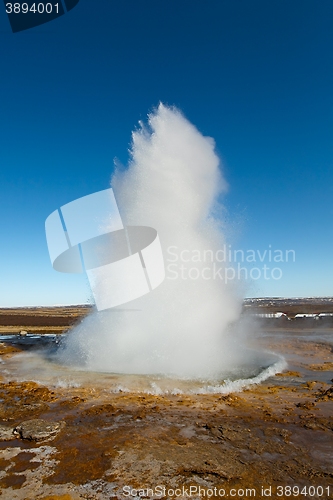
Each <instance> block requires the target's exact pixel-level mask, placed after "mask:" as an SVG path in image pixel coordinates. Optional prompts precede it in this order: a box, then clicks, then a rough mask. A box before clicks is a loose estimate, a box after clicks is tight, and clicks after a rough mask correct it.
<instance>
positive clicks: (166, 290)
mask: <svg viewBox="0 0 333 500" xmlns="http://www.w3.org/2000/svg"><path fill="white" fill-rule="evenodd" d="M111 184H112V187H113V189H114V193H115V196H116V200H117V203H118V206H119V210H120V214H121V216H122V220H123V223H124V225H143V226H151V227H153V228H155V229H156V230H157V231H158V234H159V237H160V241H161V245H162V249H163V253H164V258H165V263H166V268H167V271H166V274H167V277H166V279H165V281H164V282H163V283H162V284H161V285H160V286H159V287H158V288H157V289H155V290H153V291H152V292H151V293H149V294H147V295H146V296H144V297H141V298H139V299H137V300H135V301H133V302H131V303H129V304H126V305H125V306H122V308H121V309H122V310H120V309H118V310H116V309H109V310H106V311H102V312H94V313H92V314H90V315H89V316H88V317H87V318H85V319H84V320H83V321H82V323H81V324H80V325H78V326H77V327H76V328H74V329H73V330H72V331H71V333H70V335H69V336H68V338H67V342H66V345H65V348H64V350H63V352H62V353H61V357H62V360H63V361H66V363H72V364H81V365H83V366H84V368H85V369H87V370H93V371H104V372H114V373H132V374H163V375H169V376H180V377H189V378H214V379H216V378H219V377H224V376H227V374H229V373H230V372H235V370H237V369H238V371H239V370H241V367H242V366H243V365H244V364H246V362H247V361H246V358H247V357H248V352H249V351H247V350H245V349H244V348H242V347H241V336H240V337H239V336H237V335H236V334H235V331H236V330H237V328H236V330H235V328H234V327H232V325H233V324H234V323H235V322H236V321H237V319H238V318H239V315H240V310H241V300H240V297H239V295H238V294H237V290H235V288H234V284H233V283H231V282H229V283H228V284H225V282H224V280H220V279H204V277H203V276H202V275H201V273H200V276H199V277H198V279H181V278H180V277H179V278H178V279H170V273H169V272H168V265H169V264H170V262H169V261H168V255H169V253H168V248H169V247H177V249H178V252H180V251H181V250H189V251H193V250H196V251H199V252H200V253H201V254H202V253H203V252H204V251H206V250H208V249H209V250H212V251H213V253H214V254H215V252H216V251H217V250H218V249H220V248H222V247H223V245H224V244H225V240H224V235H223V231H222V229H221V222H220V217H219V214H221V206H220V205H219V199H220V198H221V195H222V194H223V193H224V192H225V191H226V187H227V185H226V182H225V180H224V178H223V176H222V172H221V165H220V160H219V158H218V156H217V155H216V153H215V151H214V141H213V139H211V138H209V137H204V136H203V135H202V134H201V133H200V132H199V131H198V130H197V129H196V128H195V127H194V126H193V125H192V124H191V123H190V122H189V121H188V120H187V119H186V118H185V117H184V116H183V115H182V114H181V113H180V111H178V110H177V109H175V108H170V107H166V106H165V105H163V104H160V105H159V106H158V108H157V109H156V110H155V111H154V112H153V113H151V114H150V115H149V120H148V126H145V125H144V124H142V123H140V128H139V129H138V130H137V131H135V132H134V133H133V136H132V149H131V161H130V163H129V166H128V168H126V169H117V170H116V172H115V174H114V175H113V178H112V181H111ZM214 214H215V216H214ZM191 265H193V263H191ZM207 265H208V266H209V265H212V263H207V262H196V263H195V266H196V267H197V268H198V270H199V271H201V270H202V268H203V267H207ZM219 265H220V266H221V264H219ZM110 286H112V284H110ZM238 330H239V329H238Z"/></svg>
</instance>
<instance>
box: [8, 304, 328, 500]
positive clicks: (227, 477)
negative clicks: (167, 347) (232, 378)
mask: <svg viewBox="0 0 333 500" xmlns="http://www.w3.org/2000/svg"><path fill="white" fill-rule="evenodd" d="M88 309H89V308H84V307H83V308H72V309H71V310H69V308H67V309H66V310H65V311H64V310H62V312H61V311H60V310H57V314H55V313H54V312H52V311H50V310H48V311H46V310H44V311H41V310H34V311H32V310H31V309H29V310H19V311H18V310H15V311H12V312H11V311H10V310H1V313H0V318H3V319H4V321H3V322H2V332H3V333H5V332H6V333H11V334H12V333H15V332H17V331H21V330H25V331H27V332H28V336H29V333H33V332H36V331H37V332H41V330H42V328H44V333H46V332H49V333H50V332H54V333H57V332H59V331H63V330H64V329H66V328H68V327H69V325H70V324H71V323H73V322H74V321H75V320H77V319H78V318H80V317H82V316H83V315H84V314H86V313H87V311H88ZM4 311H5V312H4ZM14 316H15V318H14V319H13V317H14ZM25 318H28V319H27V320H26V321H25ZM31 318H35V319H31ZM41 318H42V319H41ZM45 318H47V320H45ZM52 318H53V319H52ZM64 318H65V319H64ZM45 321H46V322H47V324H45ZM52 321H53V324H52ZM258 321H259V320H258ZM260 321H261V322H263V321H262V319H260ZM294 321H295V320H294ZM61 322H63V323H62V324H61ZM15 323H17V324H15ZM295 325H296V326H295ZM52 327H53V329H52ZM34 328H37V330H36V329H35V330H34ZM38 328H40V330H38ZM261 330H262V333H261V334H260V335H258V338H257V339H256V342H257V344H258V343H259V344H260V345H261V346H262V347H263V348H265V349H269V350H271V351H273V352H275V353H278V354H282V355H283V356H284V357H285V358H286V360H287V362H288V367H287V368H286V370H285V371H284V372H283V373H278V374H276V375H275V376H272V377H270V378H268V379H267V380H266V381H264V382H263V383H261V384H260V385H254V386H250V387H249V388H247V389H244V390H243V391H242V392H238V393H231V394H145V393H143V392H141V393H140V392H123V391H122V390H121V389H119V390H118V391H113V392H111V391H110V389H109V388H108V386H107V384H105V381H104V382H103V383H98V380H97V379H92V380H90V381H89V383H80V384H75V383H72V384H68V385H67V386H62V385H61V384H56V383H54V381H53V382H50V383H47V384H45V383H40V382H38V380H37V379H38V376H36V371H35V372H34V376H33V377H32V379H33V380H31V379H30V380H29V376H27V375H25V377H22V375H19V370H18V368H17V367H18V366H19V364H20V363H21V362H22V360H23V359H28V361H29V358H24V357H25V356H28V355H29V352H30V350H31V346H30V347H29V349H27V346H26V345H25V344H24V342H23V341H22V342H20V341H19V339H18V337H17V336H14V335H11V338H12V340H11V339H10V338H9V336H3V338H2V342H1V344H0V364H1V377H0V492H1V493H0V498H1V499H3V500H5V499H6V500H7V499H8V500H15V499H36V500H37V499H44V500H46V499H49V500H51V499H59V500H60V499H62V500H70V499H110V498H118V499H124V498H189V497H190V498H193V499H196V498H208V497H210V498H223V497H225V498H237V499H245V498H250V497H252V498H254V497H255V498H267V497H271V498H282V499H287V498H288V499H289V498H322V499H328V498H333V472H332V471H333V452H332V450H333V432H332V431H333V420H332V414H333V402H332V399H333V385H332V378H333V372H332V370H333V356H332V352H333V328H332V326H331V325H330V324H329V322H326V323H325V322H324V323H320V321H315V320H313V319H312V320H311V321H310V320H309V319H304V321H303V322H301V321H299V322H298V323H297V324H296V323H295V322H293V320H290V321H285V320H281V322H280V323H276V321H275V320H274V321H273V322H272V323H271V324H270V325H269V319H265V322H264V323H263V325H262V327H261ZM69 335H70V333H69ZM26 336H27V335H22V338H24V337H26ZM14 339H18V341H17V342H16V343H15V342H14V341H13V340H14ZM36 342H37V341H36ZM25 373H26V372H25Z"/></svg>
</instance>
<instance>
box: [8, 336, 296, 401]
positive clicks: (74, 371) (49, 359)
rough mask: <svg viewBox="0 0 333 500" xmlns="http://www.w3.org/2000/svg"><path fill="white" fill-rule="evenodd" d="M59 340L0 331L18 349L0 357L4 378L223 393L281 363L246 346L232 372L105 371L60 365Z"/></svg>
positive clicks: (283, 365)
mask: <svg viewBox="0 0 333 500" xmlns="http://www.w3.org/2000/svg"><path fill="white" fill-rule="evenodd" d="M65 340H66V335H52V334H48V335H45V334H44V335H32V334H28V335H25V336H24V337H22V336H20V335H2V336H1V335H0V342H3V343H5V344H7V345H12V346H17V347H18V348H19V349H22V351H21V352H19V353H17V354H15V355H13V356H11V357H10V358H8V359H2V363H1V369H2V370H1V371H2V374H3V377H4V379H5V380H7V381H10V380H15V381H17V382H21V381H27V380H29V381H34V382H37V383H39V384H42V385H46V386H48V387H55V388H56V387H59V388H71V387H73V388H77V387H85V388H90V389H92V390H93V389H94V388H96V389H97V390H98V391H101V390H102V391H105V392H110V393H121V392H123V393H126V392H128V393H145V394H154V395H162V394H171V395H177V394H214V393H216V394H228V393H230V392H237V391H241V390H242V389H244V388H246V387H249V386H251V385H253V384H259V383H261V382H263V381H264V380H266V379H267V378H269V377H272V376H274V375H275V374H276V373H278V372H281V371H282V370H284V369H285V368H286V366H287V363H286V361H285V359H284V357H283V356H281V355H278V354H274V353H272V352H269V351H256V350H254V349H248V350H247V351H248V362H247V363H246V362H244V363H243V364H242V366H241V367H238V368H235V369H234V370H230V369H229V370H227V371H225V372H223V371H221V372H220V373H219V374H218V375H216V376H215V377H214V378H201V377H198V378H189V377H179V376H170V375H168V376H166V375H163V374H159V373H156V374H151V375H144V374H135V373H133V374H126V373H125V374H124V373H108V372H103V371H91V370H86V369H85V368H84V367H83V366H74V365H72V366H68V365H66V364H63V363H61V361H60V360H61V356H60V357H59V352H61V349H62V347H61V346H62V343H63V342H65ZM244 352H245V351H244ZM243 355H244V356H245V354H244V353H243Z"/></svg>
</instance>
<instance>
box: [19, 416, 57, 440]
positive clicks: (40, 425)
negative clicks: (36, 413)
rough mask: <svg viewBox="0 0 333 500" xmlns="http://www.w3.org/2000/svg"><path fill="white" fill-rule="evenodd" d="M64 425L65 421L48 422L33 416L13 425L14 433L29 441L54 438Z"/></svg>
mask: <svg viewBox="0 0 333 500" xmlns="http://www.w3.org/2000/svg"><path fill="white" fill-rule="evenodd" d="M64 426H65V422H48V421H47V420H42V419H40V418H34V419H32V420H26V421H25V422H22V423H21V424H20V425H18V426H17V427H15V429H14V433H15V434H16V435H19V436H20V437H21V438H22V439H28V440H29V441H49V440H51V439H54V438H55V437H56V436H57V434H59V432H60V431H61V430H62V429H63V427H64Z"/></svg>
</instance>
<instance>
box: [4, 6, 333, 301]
mask: <svg viewBox="0 0 333 500" xmlns="http://www.w3.org/2000/svg"><path fill="white" fill-rule="evenodd" d="M0 40H1V51H0V69H1V73H0V74H1V81H0V88H1V106H0V127H1V134H0V190H1V197H0V207H1V226H2V232H1V246H0V255H1V260H0V279H1V288H0V306H15V305H34V304H36V305H38V304H57V303H82V302H86V301H87V300H88V299H89V297H90V289H89V286H88V284H87V281H86V279H85V277H84V276H83V275H81V276H80V275H70V274H68V275H66V274H61V273H57V272H56V271H54V270H53V269H52V267H51V264H50V261H49V256H48V251H47V247H46V242H45V234H44V221H45V219H46V217H47V216H48V215H49V214H50V213H51V212H52V211H53V210H54V209H56V208H58V207H59V206H61V205H62V204H65V203H67V202H69V201H72V200H74V199H76V198H79V197H80V196H84V195H86V194H89V193H93V192H95V191H99V190H102V189H106V188H107V187H108V186H109V181H110V177H111V173H112V168H113V159H114V157H117V158H118V159H119V160H120V161H121V162H122V163H126V162H127V159H128V153H127V151H128V147H129V143H130V138H131V131H132V130H133V128H134V127H135V126H136V124H137V122H138V120H140V119H143V120H145V119H146V115H147V113H148V112H149V111H150V110H151V109H152V108H153V107H154V106H156V105H157V104H158V102H159V101H162V102H164V103H166V104H171V105H173V104H174V105H176V106H178V107H179V108H180V109H181V110H182V111H183V112H184V114H185V115H186V116H187V118H188V119H189V120H190V121H192V122H193V123H194V124H195V125H196V126H197V128H198V129H199V130H200V131H201V132H202V133H203V134H205V135H209V136H212V137H214V138H215V141H216V145H217V150H218V153H219V154H220V156H221V158H222V160H223V163H224V168H225V176H226V178H227V181H228V183H229V186H230V189H229V193H228V195H227V196H226V199H225V204H226V207H227V210H228V222H229V225H230V227H231V228H232V234H231V235H230V238H231V240H230V242H231V243H232V245H233V247H234V248H237V249H244V251H246V250H247V249H255V250H257V249H259V250H260V251H264V250H265V249H267V248H269V245H271V248H272V249H281V250H283V251H284V250H286V249H294V250H295V254H296V261H295V262H291V263H288V264H285V265H283V266H281V265H280V267H281V268H283V277H282V279H280V280H273V279H270V280H264V279H261V280H254V281H253V282H252V284H251V283H248V284H247V286H246V294H247V295H248V296H291V297H292V296H311V295H317V296H327V295H332V291H333V264H332V257H333V231H332V219H333V201H332V200H333V134H332V132H333V97H332V90H333V61H332V57H333V2H332V0H320V1H319V2H318V1H315V0H311V1H309V0H292V1H290V0H270V1H267V0H250V1H245V0H209V1H208V2H207V1H204V0H98V2H95V1H93V0H81V1H80V2H79V4H78V5H77V6H76V7H75V8H74V9H73V10H72V11H70V12H69V13H67V14H66V15H64V16H62V17H60V18H59V19H56V20H54V21H52V22H50V23H48V24H44V25H42V26H40V27H37V28H34V29H31V30H27V31H24V32H19V33H15V34H13V33H12V32H11V29H10V25H9V21H8V19H7V17H6V14H5V10H4V7H1V8H0ZM266 264H267V266H270V263H269V262H266Z"/></svg>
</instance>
